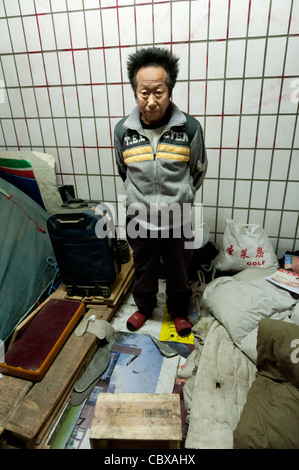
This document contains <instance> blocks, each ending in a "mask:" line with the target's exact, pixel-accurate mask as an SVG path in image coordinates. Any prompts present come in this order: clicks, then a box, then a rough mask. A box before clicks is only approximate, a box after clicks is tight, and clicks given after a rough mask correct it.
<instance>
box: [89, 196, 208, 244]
mask: <svg viewBox="0 0 299 470" xmlns="http://www.w3.org/2000/svg"><path fill="white" fill-rule="evenodd" d="M124 200H125V196H123V195H121V196H120V198H119V197H118V202H119V201H122V203H121V204H120V203H118V205H117V207H118V221H119V230H120V228H121V227H120V226H121V224H122V223H123V222H124V221H125V219H126V214H127V215H128V216H129V217H130V221H129V223H128V225H127V231H128V235H129V236H130V237H131V238H137V237H140V238H144V237H145V236H146V233H147V230H146V228H145V227H146V225H147V224H148V223H149V225H150V226H151V227H157V226H158V225H159V227H162V228H163V229H162V230H161V232H160V233H161V237H162V238H169V230H170V229H171V232H172V234H173V237H174V238H179V237H180V236H181V231H182V229H183V234H184V236H185V238H187V239H188V241H186V242H185V248H186V249H193V248H199V247H200V246H201V245H202V241H203V217H202V212H203V211H202V204H201V203H199V204H194V205H193V206H192V204H190V203H183V205H180V204H178V203H171V204H166V203H159V204H158V203H151V204H150V207H149V210H148V208H147V207H146V206H145V205H144V204H142V203H133V204H131V205H129V206H128V207H127V208H125V204H123V201H124ZM105 204H106V206H107V208H108V209H109V211H110V213H111V216H110V217H112V220H116V219H115V208H114V206H113V205H112V204H110V203H105ZM95 212H96V214H97V213H99V214H102V208H101V207H100V206H99V209H98V206H97V207H96V208H95ZM110 217H109V215H108V213H107V214H105V217H103V218H100V219H99V220H98V221H97V223H96V227H95V233H96V236H97V237H98V238H105V237H115V235H116V234H115V228H114V226H111V227H110V228H109V229H107V225H108V227H109V221H110V220H111V219H110ZM140 222H143V224H142V223H140ZM190 222H191V224H192V226H193V227H195V230H194V231H193V230H192V231H191V232H190V230H188V228H189V227H190ZM158 233H159V232H158V229H157V228H155V229H153V230H150V237H151V238H157V237H158ZM118 236H119V238H122V236H120V235H119V234H118Z"/></svg>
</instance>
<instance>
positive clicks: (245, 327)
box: [202, 269, 299, 363]
mask: <svg viewBox="0 0 299 470" xmlns="http://www.w3.org/2000/svg"><path fill="white" fill-rule="evenodd" d="M245 271H246V270H245ZM248 271H249V272H251V273H252V271H251V270H250V269H249V270H248ZM251 273H249V275H248V280H247V279H246V273H245V275H244V273H243V274H242V276H241V277H239V278H238V275H236V276H223V277H220V278H217V279H214V280H213V281H212V282H210V283H209V284H208V285H207V287H206V289H205V291H204V294H203V298H202V304H203V307H204V308H206V309H207V310H208V311H209V312H210V313H212V314H213V315H214V317H215V318H216V319H217V320H218V321H219V322H220V323H221V324H222V325H223V326H224V327H225V328H226V329H227V331H228V333H229V334H230V336H231V338H232V340H233V342H234V343H235V345H236V346H238V347H239V348H240V350H241V351H243V352H244V353H245V354H246V355H247V356H248V357H249V359H250V360H251V361H252V362H254V363H255V362H256V357H257V351H256V342H257V330H258V325H259V322H260V321H261V320H262V319H264V318H272V319H277V320H284V321H289V322H293V323H297V324H299V304H298V301H296V300H295V299H294V298H293V297H292V295H291V294H290V293H289V292H288V291H286V290H284V289H281V288H278V287H277V286H275V285H272V284H271V283H270V282H268V281H267V280H266V279H265V275H266V274H265V275H263V276H262V277H260V276H258V277H254V276H252V274H251Z"/></svg>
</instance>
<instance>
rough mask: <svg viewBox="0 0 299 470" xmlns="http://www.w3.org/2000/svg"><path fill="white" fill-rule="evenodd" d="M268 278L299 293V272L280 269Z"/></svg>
mask: <svg viewBox="0 0 299 470" xmlns="http://www.w3.org/2000/svg"><path fill="white" fill-rule="evenodd" d="M266 279H267V280H268V281H270V282H272V283H273V284H276V285H277V286H279V287H282V288H284V289H287V290H289V291H291V292H295V293H296V294H299V274H298V273H295V272H293V271H287V270H286V269H278V270H277V271H276V272H275V273H274V274H272V276H268V277H266Z"/></svg>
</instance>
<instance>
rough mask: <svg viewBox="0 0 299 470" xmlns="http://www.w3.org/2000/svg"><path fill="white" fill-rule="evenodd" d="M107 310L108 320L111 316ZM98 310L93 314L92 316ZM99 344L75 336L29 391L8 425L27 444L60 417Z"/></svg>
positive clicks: (89, 337) (87, 337)
mask: <svg viewBox="0 0 299 470" xmlns="http://www.w3.org/2000/svg"><path fill="white" fill-rule="evenodd" d="M110 310H111V309H109V308H107V317H109V316H110V314H111V311H110ZM91 314H92V315H95V316H96V318H97V311H96V310H89V312H88V316H89V315H91ZM98 342H99V340H98V339H97V337H96V336H95V335H92V334H91V333H85V334H84V335H83V336H79V337H78V336H76V335H75V334H74V333H73V334H72V335H71V336H70V338H69V339H68V340H67V342H66V343H65V345H64V347H63V348H62V349H61V351H60V352H59V354H58V356H57V357H56V359H55V361H54V362H53V364H52V365H51V367H50V369H49V370H48V372H47V373H46V375H45V376H44V378H43V380H42V381H41V382H38V383H36V384H35V385H34V387H32V388H31V390H29V392H28V393H27V395H26V396H25V397H24V399H23V400H22V402H21V403H20V405H19V407H18V408H17V410H16V411H15V413H14V414H13V416H12V417H11V418H10V419H9V421H8V422H7V423H6V429H7V430H8V431H10V432H12V433H13V434H15V435H17V436H18V437H20V438H24V439H25V440H32V439H36V438H37V436H38V435H39V434H40V433H41V434H43V433H42V430H43V428H44V427H45V426H47V425H48V422H49V420H50V421H52V420H53V419H54V416H55V415H57V413H58V411H59V409H60V407H61V406H62V405H63V401H65V400H67V397H68V394H69V393H70V392H71V390H72V387H73V385H74V383H75V381H76V380H77V379H78V376H79V373H80V371H82V369H83V366H84V364H85V363H86V361H87V358H90V351H92V349H93V352H94V351H95V348H96V346H97V344H98Z"/></svg>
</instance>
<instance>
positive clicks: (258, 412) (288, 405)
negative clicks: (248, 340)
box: [234, 318, 299, 449]
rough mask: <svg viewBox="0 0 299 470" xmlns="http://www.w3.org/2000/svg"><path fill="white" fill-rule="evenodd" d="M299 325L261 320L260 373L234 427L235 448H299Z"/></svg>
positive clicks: (258, 339)
mask: <svg viewBox="0 0 299 470" xmlns="http://www.w3.org/2000/svg"><path fill="white" fill-rule="evenodd" d="M298 346H299V326H298V325H294V324H292V323H290V322H284V321H281V320H278V321H275V320H272V319H268V318H267V319H264V320H261V322H260V324H259V330H258V338H257V362H256V366H257V370H258V374H257V376H256V379H255V381H254V382H253V384H252V386H251V388H250V390H249V392H248V396H247V401H246V404H245V406H244V408H243V411H242V414H241V417H240V420H239V422H238V424H237V427H236V429H235V430H234V448H235V449H298V448H299V348H298Z"/></svg>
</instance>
